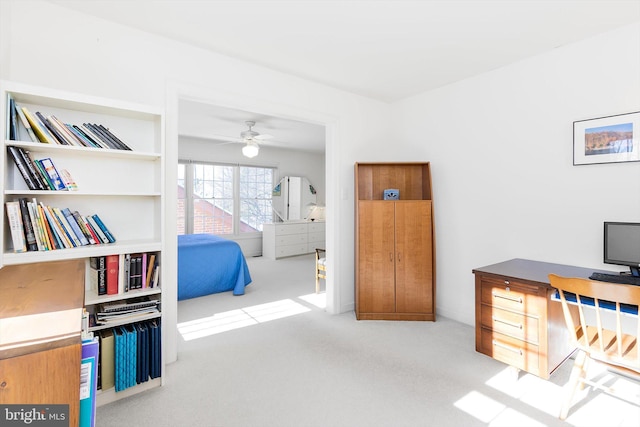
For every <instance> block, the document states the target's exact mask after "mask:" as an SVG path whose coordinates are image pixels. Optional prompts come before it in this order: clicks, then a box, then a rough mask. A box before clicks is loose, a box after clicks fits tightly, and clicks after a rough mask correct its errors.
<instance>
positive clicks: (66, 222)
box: [51, 207, 89, 247]
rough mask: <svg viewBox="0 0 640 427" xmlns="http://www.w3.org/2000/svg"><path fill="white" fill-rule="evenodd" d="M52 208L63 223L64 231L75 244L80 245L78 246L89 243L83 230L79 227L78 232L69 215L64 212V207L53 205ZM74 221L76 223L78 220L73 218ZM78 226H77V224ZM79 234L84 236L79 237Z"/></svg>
mask: <svg viewBox="0 0 640 427" xmlns="http://www.w3.org/2000/svg"><path fill="white" fill-rule="evenodd" d="M51 209H52V210H53V213H55V214H56V217H57V218H58V220H59V221H60V223H61V224H62V227H63V228H64V231H65V232H66V233H67V235H68V236H69V238H70V239H71V241H72V243H73V245H74V246H76V247H78V246H84V245H88V244H89V242H88V241H86V239H85V238H84V235H83V234H82V232H81V231H80V229H79V228H78V231H77V233H76V230H75V229H74V227H73V226H72V225H71V222H69V218H68V217H67V215H65V213H64V212H62V209H60V208H56V207H52V208H51ZM72 219H73V218H72ZM73 223H74V224H75V223H76V221H75V220H73ZM76 226H77V224H76ZM78 234H79V235H80V236H82V239H81V238H80V237H79V235H78ZM83 240H84V242H83Z"/></svg>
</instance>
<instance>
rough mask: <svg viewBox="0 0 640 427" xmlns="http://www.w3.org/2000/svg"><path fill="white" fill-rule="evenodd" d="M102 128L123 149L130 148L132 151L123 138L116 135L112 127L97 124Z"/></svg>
mask: <svg viewBox="0 0 640 427" xmlns="http://www.w3.org/2000/svg"><path fill="white" fill-rule="evenodd" d="M96 126H97V127H98V128H99V129H100V130H102V132H103V133H104V134H105V135H106V136H107V137H108V138H109V139H110V140H111V141H113V142H114V143H115V144H116V145H118V146H119V147H120V149H121V150H129V151H131V147H129V146H128V145H127V144H125V143H124V142H122V139H120V138H118V136H116V134H115V133H114V132H113V131H111V129H109V128H107V127H104V126H103V125H101V124H98V125H96Z"/></svg>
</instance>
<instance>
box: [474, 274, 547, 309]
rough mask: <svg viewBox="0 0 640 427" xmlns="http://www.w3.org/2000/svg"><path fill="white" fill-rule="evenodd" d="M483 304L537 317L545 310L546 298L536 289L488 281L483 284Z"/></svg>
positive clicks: (506, 282) (504, 282)
mask: <svg viewBox="0 0 640 427" xmlns="http://www.w3.org/2000/svg"><path fill="white" fill-rule="evenodd" d="M481 300H482V303H484V304H488V305H493V306H494V307H499V308H503V309H505V310H511V311H517V312H519V313H527V314H529V315H533V316H536V315H538V314H540V313H541V311H542V310H543V309H544V304H545V302H546V300H545V298H544V296H542V297H541V296H539V295H538V289H537V288H535V287H529V286H523V285H521V284H517V283H513V282H510V281H508V280H504V281H500V280H486V279H483V280H482V283H481Z"/></svg>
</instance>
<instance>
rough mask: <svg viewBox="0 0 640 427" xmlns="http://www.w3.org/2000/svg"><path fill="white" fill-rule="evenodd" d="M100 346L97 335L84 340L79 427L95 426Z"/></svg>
mask: <svg viewBox="0 0 640 427" xmlns="http://www.w3.org/2000/svg"><path fill="white" fill-rule="evenodd" d="M99 348H100V345H99V341H98V338H97V337H95V338H92V339H89V340H83V341H82V359H81V363H80V408H79V416H78V418H79V420H78V427H94V426H95V420H96V393H97V390H98V358H99Z"/></svg>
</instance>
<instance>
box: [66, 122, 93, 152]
mask: <svg viewBox="0 0 640 427" xmlns="http://www.w3.org/2000/svg"><path fill="white" fill-rule="evenodd" d="M65 126H66V127H67V129H69V132H71V133H73V134H74V135H75V136H76V138H78V140H80V141H81V142H82V144H83V145H84V146H85V147H92V148H102V147H100V146H99V145H97V144H96V143H94V142H93V141H91V139H89V138H87V136H86V135H85V134H83V133H82V132H81V131H80V130H79V128H78V127H77V126H75V125H72V124H69V123H65Z"/></svg>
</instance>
